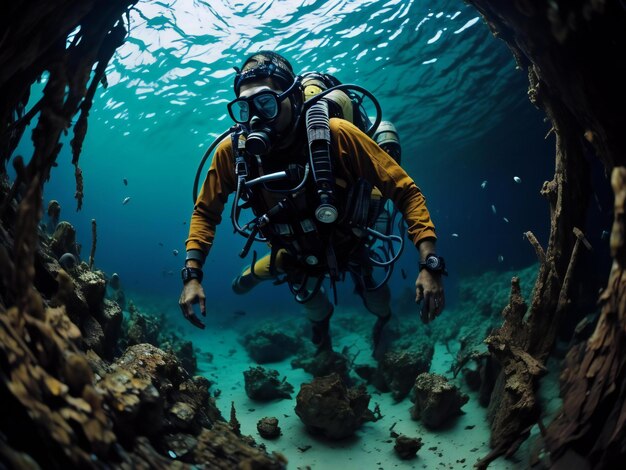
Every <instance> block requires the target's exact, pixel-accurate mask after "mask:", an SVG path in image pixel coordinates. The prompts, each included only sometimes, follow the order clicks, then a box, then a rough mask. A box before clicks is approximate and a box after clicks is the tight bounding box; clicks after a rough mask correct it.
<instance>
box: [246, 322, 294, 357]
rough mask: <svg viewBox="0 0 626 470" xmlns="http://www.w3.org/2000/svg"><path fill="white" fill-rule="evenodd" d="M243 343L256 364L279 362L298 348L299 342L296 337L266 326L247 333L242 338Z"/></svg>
mask: <svg viewBox="0 0 626 470" xmlns="http://www.w3.org/2000/svg"><path fill="white" fill-rule="evenodd" d="M243 344H244V347H245V348H246V351H248V354H249V355H250V357H251V358H252V359H253V360H254V361H255V362H256V363H257V364H267V363H269V362H280V361H282V360H284V359H286V358H288V357H289V356H291V355H293V354H294V353H295V352H296V351H297V350H298V349H299V343H298V341H296V339H294V338H292V337H291V336H288V335H286V334H285V333H281V332H280V331H275V330H271V329H268V328H262V329H259V330H256V331H255V332H254V333H250V334H247V335H246V336H245V337H244V339H243Z"/></svg>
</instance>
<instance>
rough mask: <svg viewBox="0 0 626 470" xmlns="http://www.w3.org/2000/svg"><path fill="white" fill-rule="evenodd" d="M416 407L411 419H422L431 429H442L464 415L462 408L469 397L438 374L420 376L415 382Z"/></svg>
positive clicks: (412, 410) (413, 409) (412, 411)
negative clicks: (449, 422)
mask: <svg viewBox="0 0 626 470" xmlns="http://www.w3.org/2000/svg"><path fill="white" fill-rule="evenodd" d="M414 390H415V405H414V406H413V408H411V417H412V418H413V419H420V420H421V421H422V423H424V426H426V427H428V428H430V429H437V428H440V427H442V426H443V425H444V424H446V422H448V421H449V420H450V419H451V418H453V417H455V416H458V415H460V414H462V411H461V407H462V406H463V405H464V404H465V403H467V401H468V400H469V397H468V396H467V395H465V394H463V393H461V392H460V391H459V390H458V388H457V387H456V386H455V385H453V384H451V383H450V382H448V381H447V380H446V378H445V377H443V376H441V375H438V374H429V373H425V374H420V375H419V377H417V379H416V380H415V388H414Z"/></svg>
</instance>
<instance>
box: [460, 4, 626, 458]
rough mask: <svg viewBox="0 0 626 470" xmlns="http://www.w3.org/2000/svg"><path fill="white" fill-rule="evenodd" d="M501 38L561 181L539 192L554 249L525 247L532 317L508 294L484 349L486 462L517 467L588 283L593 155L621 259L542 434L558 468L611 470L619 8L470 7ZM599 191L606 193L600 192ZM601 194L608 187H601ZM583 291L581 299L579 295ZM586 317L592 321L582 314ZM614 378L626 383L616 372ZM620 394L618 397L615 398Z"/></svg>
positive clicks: (617, 310) (619, 413)
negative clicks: (558, 341)
mask: <svg viewBox="0 0 626 470" xmlns="http://www.w3.org/2000/svg"><path fill="white" fill-rule="evenodd" d="M469 3H470V4H472V5H473V6H475V7H476V8H477V9H478V11H479V12H480V13H481V14H482V15H483V17H484V18H485V20H486V21H487V24H488V25H489V27H490V28H491V29H492V31H493V32H494V35H496V36H497V37H499V38H500V39H502V40H504V41H505V42H506V43H507V45H508V46H509V48H510V49H511V51H512V53H513V55H514V57H515V59H516V61H517V64H518V66H519V68H520V69H521V70H523V71H524V72H525V73H527V74H528V79H529V89H528V96H529V98H530V100H531V102H532V103H533V104H535V105H536V106H537V107H539V108H541V109H542V110H544V111H545V113H546V114H547V116H548V118H549V119H550V121H551V123H552V129H551V132H552V131H553V132H554V133H555V136H556V165H555V175H554V179H553V180H552V181H550V182H546V183H544V187H543V189H542V191H541V193H542V195H544V196H545V197H546V198H547V199H548V202H549V205H550V214H551V228H550V239H549V241H548V245H547V248H546V249H545V250H544V249H543V247H541V246H540V245H539V243H538V241H537V240H536V239H535V237H534V236H533V235H532V233H530V232H528V233H527V237H528V239H529V241H530V242H531V244H532V245H533V247H534V248H535V251H536V253H537V257H538V259H539V262H540V269H539V273H538V277H537V281H536V284H535V288H534V294H533V298H532V301H531V303H530V306H529V308H528V311H527V312H526V311H525V308H522V307H520V304H519V302H517V299H518V298H519V297H520V296H519V295H518V291H519V289H518V288H517V286H516V285H515V283H513V286H512V293H511V299H512V302H511V304H510V308H509V311H508V313H507V316H506V317H505V323H504V325H503V326H502V328H501V329H500V330H499V331H497V332H496V333H495V334H494V335H492V337H491V338H490V341H489V347H490V352H492V353H493V355H494V357H495V358H496V359H497V360H498V361H499V362H500V363H501V365H502V369H501V373H500V375H499V376H498V379H497V382H496V386H495V389H494V391H493V395H492V399H491V404H490V417H491V422H492V424H491V427H492V434H491V446H492V447H493V451H492V452H491V453H490V454H489V455H488V456H486V457H485V458H484V459H483V460H481V461H480V462H479V464H478V467H479V468H485V467H486V466H487V465H488V464H489V462H491V461H492V460H493V459H495V458H497V457H498V456H499V455H505V456H512V455H513V454H514V453H515V451H516V450H517V449H518V448H519V446H520V444H521V443H522V442H523V441H524V440H525V439H526V438H527V437H528V435H529V430H530V428H531V427H532V426H533V425H534V424H535V423H536V422H537V420H538V418H539V410H538V403H537V399H536V397H535V392H536V390H537V387H538V385H539V377H540V376H541V374H542V371H543V369H544V365H545V361H546V358H547V356H548V354H549V353H550V351H551V349H552V346H553V345H554V342H555V338H556V334H557V332H558V331H559V329H560V327H561V320H562V319H563V318H566V317H567V314H570V315H571V313H573V312H574V311H575V307H576V304H577V302H578V301H579V295H577V294H576V293H577V292H586V291H588V287H587V288H585V284H586V283H588V282H589V279H588V274H587V273H582V272H581V273H580V274H579V278H577V277H576V276H575V274H574V273H575V272H576V270H575V268H576V265H577V262H578V257H579V255H580V252H581V251H582V250H584V249H586V248H588V243H587V242H586V240H584V236H583V235H582V229H584V227H585V222H586V220H585V217H586V208H587V206H588V203H589V200H590V198H591V192H592V188H591V179H590V173H591V172H590V171H589V164H588V160H587V158H586V157H587V156H588V155H592V156H594V157H596V158H598V159H599V160H600V161H601V162H602V164H603V165H604V167H605V173H606V174H609V173H612V184H613V186H614V192H615V195H616V198H615V204H616V210H615V222H614V226H613V231H612V233H611V254H612V256H613V257H614V259H615V264H614V265H613V270H612V272H611V274H610V279H609V282H608V288H607V289H606V290H605V291H604V292H603V295H602V297H601V299H600V300H601V301H602V305H603V309H602V313H601V317H600V319H599V321H598V324H597V327H596V330H595V332H594V334H593V335H592V337H591V339H589V340H588V343H587V344H586V345H584V346H580V347H577V348H576V351H572V352H571V356H570V361H569V363H568V368H567V370H566V371H565V372H564V375H563V377H564V385H563V392H564V394H565V396H564V405H563V410H562V412H561V413H559V415H558V417H557V419H556V421H555V423H554V424H553V425H552V426H550V427H549V428H548V430H547V436H546V443H547V447H548V450H549V452H550V455H551V458H552V463H553V464H557V463H558V462H559V460H560V459H561V458H563V459H564V460H563V462H562V463H565V461H566V459H567V460H569V461H572V459H574V460H580V461H581V462H582V463H584V464H587V465H589V466H591V467H594V468H609V467H610V466H611V465H612V464H611V462H612V459H613V458H614V450H613V449H622V450H623V449H625V448H626V434H625V433H623V432H621V427H622V426H623V423H624V421H625V420H626V411H625V410H624V408H623V406H622V403H623V402H624V401H625V400H626V386H625V384H626V367H624V364H625V362H624V361H625V359H624V355H623V354H621V353H619V352H617V351H623V349H624V347H626V334H624V331H626V315H624V311H625V310H626V305H625V304H624V303H623V302H622V301H621V300H620V299H622V298H624V295H623V293H624V291H626V282H625V281H624V280H623V279H624V278H623V275H622V273H623V269H622V268H623V267H624V266H625V265H626V262H625V261H624V259H625V257H624V253H625V252H626V250H625V249H624V246H625V245H626V243H625V242H624V236H623V233H624V227H623V207H624V204H623V199H622V198H621V196H620V194H623V193H622V192H623V187H624V181H625V178H624V170H623V166H624V165H625V163H626V157H625V155H626V134H625V133H624V132H623V130H622V129H621V127H620V126H621V123H622V122H623V118H622V116H623V112H624V106H625V103H626V88H625V87H624V85H623V84H624V83H626V67H625V66H624V62H623V61H621V60H612V59H610V58H607V56H605V55H603V54H599V51H610V54H615V55H617V56H621V55H623V53H624V50H626V27H625V25H626V10H625V9H624V5H623V2H617V1H595V0H580V1H576V2H568V1H564V0H555V1H552V2H542V1H539V0H524V1H519V2H500V1H496V0H469ZM600 184H606V182H604V183H600ZM603 189H606V188H603ZM576 287H578V288H576ZM585 313H588V312H585ZM618 371H619V372H618ZM617 390H619V392H618V391H617Z"/></svg>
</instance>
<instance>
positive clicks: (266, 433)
mask: <svg viewBox="0 0 626 470" xmlns="http://www.w3.org/2000/svg"><path fill="white" fill-rule="evenodd" d="M256 429H257V431H259V435H260V436H261V437H262V438H263V439H276V438H278V437H280V434H281V431H280V427H279V426H278V419H277V418H274V417H271V418H268V417H266V418H261V419H260V420H259V422H258V423H256Z"/></svg>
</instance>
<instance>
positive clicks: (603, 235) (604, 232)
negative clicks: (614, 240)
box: [600, 230, 609, 240]
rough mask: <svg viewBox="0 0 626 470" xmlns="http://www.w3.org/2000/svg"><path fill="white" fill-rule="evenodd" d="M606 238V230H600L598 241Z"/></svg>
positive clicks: (607, 235) (607, 233)
mask: <svg viewBox="0 0 626 470" xmlns="http://www.w3.org/2000/svg"><path fill="white" fill-rule="evenodd" d="M607 238H609V232H607V231H606V230H602V235H600V240H606V239H607Z"/></svg>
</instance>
